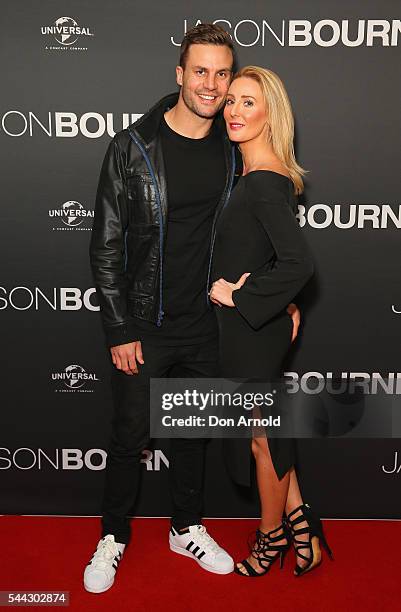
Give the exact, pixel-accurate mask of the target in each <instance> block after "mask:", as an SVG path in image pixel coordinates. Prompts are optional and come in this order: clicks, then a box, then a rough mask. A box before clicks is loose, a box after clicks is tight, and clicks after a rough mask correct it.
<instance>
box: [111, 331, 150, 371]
mask: <svg viewBox="0 0 401 612" xmlns="http://www.w3.org/2000/svg"><path fill="white" fill-rule="evenodd" d="M110 352H111V359H112V361H113V363H114V365H115V366H116V368H117V370H122V371H123V372H125V374H128V375H129V376H133V375H134V374H138V363H140V364H142V365H143V364H144V363H145V362H144V360H143V355H142V345H141V341H140V340H137V341H136V342H129V343H128V344H119V345H118V346H112V347H111V349H110ZM137 362H138V363H137Z"/></svg>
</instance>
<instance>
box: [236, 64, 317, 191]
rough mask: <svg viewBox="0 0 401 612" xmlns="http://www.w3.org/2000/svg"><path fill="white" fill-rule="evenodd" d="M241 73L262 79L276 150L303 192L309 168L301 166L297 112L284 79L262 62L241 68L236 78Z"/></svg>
mask: <svg viewBox="0 0 401 612" xmlns="http://www.w3.org/2000/svg"><path fill="white" fill-rule="evenodd" d="M239 77H248V78H250V79H254V80H255V81H256V82H257V83H259V85H260V88H261V90H262V93H263V97H264V100H265V104H266V109H267V112H268V116H269V126H270V132H271V143H272V147H273V151H274V152H275V154H276V155H277V157H278V158H279V160H280V161H281V162H282V164H283V165H284V166H285V168H286V169H287V171H288V174H289V175H290V178H291V180H292V182H293V183H294V192H295V193H296V194H300V193H302V192H303V190H304V183H303V180H302V176H304V175H305V174H306V170H304V169H303V168H301V166H299V165H298V163H297V160H296V159H295V153H294V116H293V114H292V108H291V103H290V100H289V98H288V94H287V92H286V90H285V87H284V85H283V82H282V80H281V79H280V77H279V76H277V74H276V73H275V72H273V71H272V70H267V69H266V68H260V67H259V66H245V68H241V70H239V71H238V72H237V73H236V74H235V75H234V78H233V80H235V79H238V78H239Z"/></svg>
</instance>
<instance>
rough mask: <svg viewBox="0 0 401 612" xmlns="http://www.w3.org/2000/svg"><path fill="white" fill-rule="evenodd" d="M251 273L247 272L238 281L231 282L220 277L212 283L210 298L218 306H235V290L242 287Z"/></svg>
mask: <svg viewBox="0 0 401 612" xmlns="http://www.w3.org/2000/svg"><path fill="white" fill-rule="evenodd" d="M249 275H250V272H245V273H244V274H243V275H242V276H241V277H240V278H239V279H238V281H237V282H236V283H229V282H228V281H226V280H225V279H224V278H219V280H218V281H216V282H214V283H213V285H212V289H211V291H210V300H211V301H212V302H213V304H217V306H231V308H233V307H234V306H235V304H234V302H233V298H232V295H233V291H235V289H240V288H241V287H242V285H243V284H244V283H245V281H246V279H247V278H248V276H249Z"/></svg>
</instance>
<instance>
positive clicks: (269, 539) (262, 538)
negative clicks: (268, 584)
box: [234, 522, 291, 578]
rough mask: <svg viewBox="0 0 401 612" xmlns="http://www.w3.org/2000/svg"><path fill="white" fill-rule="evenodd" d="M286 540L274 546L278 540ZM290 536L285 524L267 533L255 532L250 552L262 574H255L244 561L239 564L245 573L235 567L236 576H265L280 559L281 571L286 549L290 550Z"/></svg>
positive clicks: (247, 562)
mask: <svg viewBox="0 0 401 612" xmlns="http://www.w3.org/2000/svg"><path fill="white" fill-rule="evenodd" d="M279 531H282V533H279V534H278V535H274V534H276V533H277V532H279ZM283 539H286V542H285V543H282V544H276V542H279V541H280V540H283ZM290 546H291V543H290V535H289V533H288V527H287V525H286V523H285V522H283V523H281V525H280V526H279V527H277V528H276V529H273V530H272V531H269V532H268V533H263V531H260V530H259V529H257V530H256V539H255V542H254V543H253V546H250V551H251V555H252V557H254V559H256V561H257V562H258V565H259V567H261V568H262V569H263V572H257V571H256V570H255V569H254V568H253V567H252V565H251V564H250V563H249V561H247V560H246V559H244V560H243V561H241V562H240V563H241V564H242V565H243V566H244V568H245V569H246V571H247V572H248V573H247V574H245V572H243V571H241V570H240V569H239V567H238V566H237V565H235V567H234V571H235V573H236V574H239V575H240V576H246V577H247V578H256V577H257V576H264V575H265V574H267V572H268V571H269V569H270V568H271V566H272V564H273V563H274V561H276V559H278V558H279V557H280V569H282V567H283V564H284V558H285V555H286V554H287V551H288V549H289V548H290ZM269 553H274V554H273V555H269Z"/></svg>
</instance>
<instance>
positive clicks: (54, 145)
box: [0, 0, 401, 518]
mask: <svg viewBox="0 0 401 612" xmlns="http://www.w3.org/2000/svg"><path fill="white" fill-rule="evenodd" d="M400 17H401V14H400V11H399V4H398V2H395V1H391V0H381V1H380V2H378V1H376V2H373V1H370V0H355V1H354V2H352V3H350V2H342V1H340V2H338V1H336V2H335V1H334V0H330V1H325V2H319V1H317V0H306V1H304V2H297V1H296V0H283V1H282V2H279V3H277V2H272V1H269V0H263V1H262V0H251V1H250V2H243V1H240V0H217V1H216V2H213V3H211V5H208V4H207V3H204V2H203V3H201V2H193V1H188V0H185V1H184V0H172V1H170V2H156V1H154V0H150V1H149V2H146V3H145V2H139V1H136V0H115V1H114V2H112V3H110V2H106V1H104V0H103V1H101V2H93V1H92V2H91V1H86V2H78V1H68V2H62V1H59V0H57V1H49V0H47V1H41V2H39V1H37V2H30V3H26V2H23V1H22V0H13V1H10V0H8V1H5V2H3V3H2V17H1V23H0V29H1V37H0V41H1V42H0V45H1V77H0V79H1V98H0V147H1V205H0V215H1V224H0V244H1V253H2V255H1V277H0V316H1V351H2V359H1V361H2V368H1V373H2V381H1V413H0V426H1V428H0V513H3V514H8V513H11V514H13V513H16V514H61V515H63V514H65V515H97V514H99V511H100V501H101V493H102V486H103V479H104V467H105V461H106V449H107V444H108V437H109V434H110V420H111V416H112V407H111V396H110V389H109V377H110V369H111V367H112V366H111V363H110V359H109V355H108V352H107V350H106V349H105V345H104V340H103V335H102V329H101V323H100V315H99V312H98V310H99V308H98V303H97V299H96V292H95V290H94V288H93V281H92V278H91V273H90V268H89V261H88V245H89V239H90V235H91V226H92V222H93V214H94V212H93V209H94V198H95V192H96V187H97V181H98V177H99V171H100V165H101V162H102V159H103V156H104V153H105V150H106V147H107V145H108V143H109V141H110V138H111V137H112V136H113V135H114V134H115V132H117V131H119V130H121V129H122V128H125V127H127V126H128V125H129V124H130V123H132V122H133V121H135V119H137V118H138V117H139V116H140V115H141V114H142V113H144V112H145V111H146V110H147V109H148V108H149V107H150V106H151V105H153V103H154V102H155V101H157V100H158V99H159V98H160V97H162V96H163V95H165V94H167V93H171V92H172V91H175V90H176V84H175V78H174V76H175V66H176V64H177V60H178V54H179V44H180V42H181V40H182V37H183V35H184V33H185V31H186V30H187V29H189V28H190V27H192V26H193V25H195V24H197V23H199V22H218V23H220V24H221V25H222V26H223V27H224V28H226V29H227V30H228V32H229V33H230V34H231V35H232V37H233V40H234V43H235V46H236V49H237V51H238V56H239V62H240V65H242V66H243V65H246V64H257V65H261V66H265V67H268V68H271V69H272V70H274V71H275V72H277V73H278V74H279V75H280V76H281V77H282V79H283V81H284V83H285V84H286V87H287V89H288V92H289V95H290V97H291V100H292V104H293V108H294V113H295V117H296V149H297V156H298V159H299V161H300V163H301V164H302V166H303V167H305V168H306V169H308V170H309V174H308V176H307V180H306V191H305V195H304V197H303V199H302V201H301V203H300V207H299V221H300V224H301V226H302V227H303V231H304V232H305V234H306V235H307V238H308V241H309V243H310V245H311V248H312V250H313V253H314V256H315V261H316V276H315V278H314V280H313V282H312V283H310V285H309V286H308V290H307V292H305V294H304V295H302V296H300V297H299V303H300V305H301V306H302V315H303V328H302V334H301V336H300V338H299V340H298V342H297V346H296V347H294V349H293V351H292V353H291V356H290V358H289V360H288V364H287V366H286V371H287V374H288V376H290V377H292V378H295V379H297V380H298V381H299V382H300V384H301V383H302V384H303V387H304V388H305V389H307V390H309V391H310V393H311V397H312V396H313V390H315V389H316V387H317V386H319V385H320V384H321V383H322V381H323V384H325V381H326V380H330V379H331V378H342V379H344V380H352V379H355V378H356V379H361V380H365V381H378V383H379V384H378V385H376V388H377V387H380V386H382V387H383V385H384V384H385V385H386V388H387V390H388V391H387V392H388V393H393V394H394V397H395V399H396V400H397V399H398V398H397V394H398V393H401V372H400V371H399V370H400V346H401V290H400V253H401V251H400V235H401V234H400V231H401V205H400V173H399V166H400V127H401V126H400V122H401V121H400V97H401V83H400V78H399V75H400V64H399V57H400V46H401V21H400ZM66 26H67V27H68V29H67V30H65V29H64V28H65V27H66ZM398 397H399V396H398ZM298 455H299V474H300V479H301V482H302V486H303V491H304V495H305V499H306V500H307V501H309V502H310V503H313V504H314V505H315V506H316V507H317V509H318V510H319V512H320V513H321V515H322V516H324V517H343V518H347V517H387V518H397V517H398V518H399V517H400V515H401V496H400V495H399V489H400V478H401V442H400V440H399V439H394V438H393V439H392V438H387V439H379V438H374V437H371V438H369V439H351V438H350V437H347V436H344V437H343V438H328V439H325V438H321V439H316V440H303V441H300V442H299V445H298ZM168 465H169V444H168V441H166V440H163V441H160V440H156V441H155V442H154V445H153V446H152V448H150V449H149V450H148V451H146V452H145V453H144V456H143V476H144V478H143V485H142V492H141V496H140V501H139V504H138V506H137V508H136V509H135V513H136V514H138V515H145V516H166V515H169V513H170V500H169V494H168ZM258 512H259V509H258V505H257V501H256V499H255V498H254V497H253V496H252V494H250V493H249V492H247V491H240V490H238V489H237V488H235V487H234V486H233V484H232V483H231V482H230V480H229V478H228V476H227V475H226V473H225V470H224V467H223V464H222V459H221V454H220V445H219V442H218V441H216V440H214V441H213V442H211V443H210V444H209V448H208V454H207V472H206V495H205V515H206V516H221V517H236V516H257V514H258Z"/></svg>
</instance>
